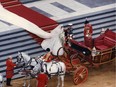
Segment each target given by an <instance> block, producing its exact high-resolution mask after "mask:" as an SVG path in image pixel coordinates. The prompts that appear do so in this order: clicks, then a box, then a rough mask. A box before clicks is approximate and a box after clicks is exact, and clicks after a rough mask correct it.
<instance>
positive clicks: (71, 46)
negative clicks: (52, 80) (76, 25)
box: [19, 30, 116, 87]
mask: <svg viewBox="0 0 116 87" xmlns="http://www.w3.org/2000/svg"><path fill="white" fill-rule="evenodd" d="M93 41H94V44H93V47H94V49H90V48H88V47H87V46H85V45H84V42H77V41H75V40H74V39H69V40H68V43H66V44H64V45H63V47H60V48H59V50H58V52H57V56H54V60H55V61H56V62H55V63H54V62H51V63H48V66H49V68H47V67H48V66H47V67H46V66H45V63H43V60H42V59H41V58H39V62H38V64H36V65H35V68H34V69H33V70H34V71H37V72H38V71H40V70H41V68H42V67H44V68H43V69H44V70H45V72H46V70H47V69H48V73H49V72H51V71H52V69H53V72H52V73H53V74H55V75H56V74H57V75H58V76H61V79H62V81H63V78H64V74H65V72H67V73H73V82H74V84H75V85H78V84H80V83H82V82H84V81H86V80H87V77H88V68H87V67H99V66H100V65H101V64H104V63H108V62H111V61H113V60H114V59H115V52H116V50H115V43H116V40H115V33H114V32H112V31H110V30H106V31H105V33H103V34H102V35H100V36H99V37H97V38H95V39H94V40H93ZM109 41H110V42H109ZM60 50H64V51H65V52H64V54H63V55H61V56H59V52H60ZM19 56H20V57H21V58H22V57H23V58H24V59H23V60H25V59H26V58H27V59H26V60H28V61H29V62H27V63H31V62H33V61H35V58H33V59H32V58H30V57H29V56H28V55H25V53H21V54H19ZM20 60H21V59H20ZM60 62H62V63H64V64H65V66H66V70H65V66H64V64H63V65H62V64H61V65H60ZM28 65H29V64H28ZM54 67H55V68H56V69H55V70H54ZM49 70H50V71H49ZM54 71H56V72H54ZM60 72H61V73H60ZM48 73H47V74H48ZM49 74H51V73H49ZM62 75H63V76H62ZM58 80H59V79H58ZM62 87H63V85H62Z"/></svg>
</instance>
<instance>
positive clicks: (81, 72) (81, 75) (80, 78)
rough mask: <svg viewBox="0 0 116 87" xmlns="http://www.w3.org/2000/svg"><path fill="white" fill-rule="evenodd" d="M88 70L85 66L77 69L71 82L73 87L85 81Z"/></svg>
mask: <svg viewBox="0 0 116 87" xmlns="http://www.w3.org/2000/svg"><path fill="white" fill-rule="evenodd" d="M87 77H88V69H87V68H86V67H85V66H80V67H77V69H76V70H75V72H74V76H73V81H74V84H75V85H78V84H80V83H82V82H84V81H86V80H87Z"/></svg>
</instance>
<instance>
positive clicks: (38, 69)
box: [31, 58, 43, 75]
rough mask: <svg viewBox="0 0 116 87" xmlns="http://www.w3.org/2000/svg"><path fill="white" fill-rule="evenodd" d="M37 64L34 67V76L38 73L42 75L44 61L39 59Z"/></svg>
mask: <svg viewBox="0 0 116 87" xmlns="http://www.w3.org/2000/svg"><path fill="white" fill-rule="evenodd" d="M37 62H38V63H37V64H36V65H35V66H34V68H33V70H32V72H31V73H32V74H34V75H36V74H37V73H40V72H41V70H42V65H43V60H42V59H40V58H38V59H37Z"/></svg>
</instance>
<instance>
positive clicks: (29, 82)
mask: <svg viewBox="0 0 116 87" xmlns="http://www.w3.org/2000/svg"><path fill="white" fill-rule="evenodd" d="M30 84H31V76H30V75H29V81H28V87H30V86H31V85H30Z"/></svg>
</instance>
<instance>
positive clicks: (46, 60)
mask: <svg viewBox="0 0 116 87" xmlns="http://www.w3.org/2000/svg"><path fill="white" fill-rule="evenodd" d="M47 51H49V52H48V53H47V54H45V55H44V58H43V59H44V61H45V62H50V61H51V60H53V59H54V56H53V54H52V53H51V52H50V49H47Z"/></svg>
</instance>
